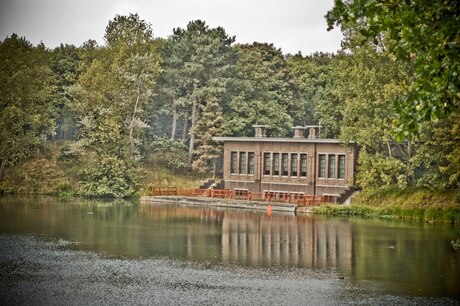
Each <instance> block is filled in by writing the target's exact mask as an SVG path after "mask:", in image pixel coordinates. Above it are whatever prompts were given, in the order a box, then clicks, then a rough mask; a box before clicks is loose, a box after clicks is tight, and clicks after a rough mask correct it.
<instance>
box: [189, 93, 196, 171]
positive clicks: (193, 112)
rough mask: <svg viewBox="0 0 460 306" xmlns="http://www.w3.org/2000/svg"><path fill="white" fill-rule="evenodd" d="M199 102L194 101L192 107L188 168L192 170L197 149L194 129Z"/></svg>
mask: <svg viewBox="0 0 460 306" xmlns="http://www.w3.org/2000/svg"><path fill="white" fill-rule="evenodd" d="M197 108H198V106H197V102H196V101H193V105H192V125H191V126H190V142H189V146H188V168H189V169H192V161H193V150H194V149H195V131H194V128H195V126H196V119H197V115H198V114H197Z"/></svg>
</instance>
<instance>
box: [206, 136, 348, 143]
mask: <svg viewBox="0 0 460 306" xmlns="http://www.w3.org/2000/svg"><path fill="white" fill-rule="evenodd" d="M212 140H214V141H224V142H225V141H239V142H241V141H246V142H287V143H342V141H340V140H339V139H331V138H315V139H311V138H310V139H309V138H272V137H213V138H212Z"/></svg>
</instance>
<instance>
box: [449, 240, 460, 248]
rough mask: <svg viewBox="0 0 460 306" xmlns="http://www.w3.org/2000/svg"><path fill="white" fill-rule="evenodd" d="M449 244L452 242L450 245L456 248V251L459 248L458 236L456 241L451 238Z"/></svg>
mask: <svg viewBox="0 0 460 306" xmlns="http://www.w3.org/2000/svg"><path fill="white" fill-rule="evenodd" d="M451 244H452V247H453V248H454V250H456V251H458V250H460V238H459V239H457V241H454V240H452V241H451Z"/></svg>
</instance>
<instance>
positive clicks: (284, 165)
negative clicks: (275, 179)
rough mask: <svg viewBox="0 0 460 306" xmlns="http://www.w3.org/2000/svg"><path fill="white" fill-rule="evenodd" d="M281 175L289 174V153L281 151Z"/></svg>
mask: <svg viewBox="0 0 460 306" xmlns="http://www.w3.org/2000/svg"><path fill="white" fill-rule="evenodd" d="M280 172H281V176H285V177H287V176H288V175H289V153H281V171H280Z"/></svg>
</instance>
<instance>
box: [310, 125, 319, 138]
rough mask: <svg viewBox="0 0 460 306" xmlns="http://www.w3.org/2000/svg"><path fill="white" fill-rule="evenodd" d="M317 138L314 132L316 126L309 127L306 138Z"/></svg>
mask: <svg viewBox="0 0 460 306" xmlns="http://www.w3.org/2000/svg"><path fill="white" fill-rule="evenodd" d="M316 138H318V136H317V134H316V128H314V127H311V128H310V129H309V130H308V139H316Z"/></svg>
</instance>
